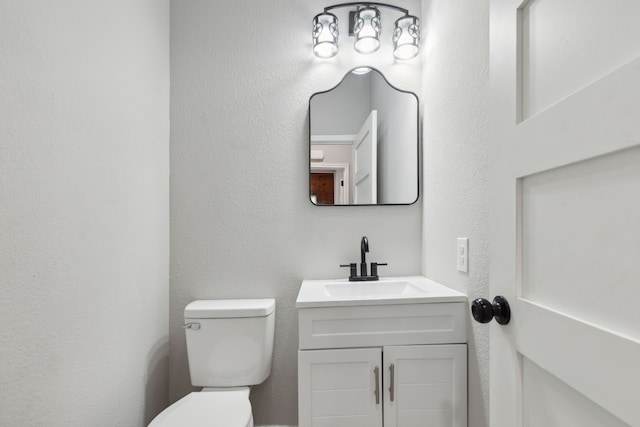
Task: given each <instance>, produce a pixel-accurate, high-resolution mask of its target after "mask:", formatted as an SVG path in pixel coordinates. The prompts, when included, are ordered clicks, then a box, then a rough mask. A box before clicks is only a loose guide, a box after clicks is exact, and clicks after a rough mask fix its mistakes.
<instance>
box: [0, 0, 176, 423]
mask: <svg viewBox="0 0 640 427" xmlns="http://www.w3.org/2000/svg"><path fill="white" fill-rule="evenodd" d="M168 39H169V5H168V2H167V1H159V2H158V1H156V0H135V1H132V0H127V1H116V2H104V1H96V0H67V1H64V2H52V1H49V0H46V1H45V0H31V1H2V2H0V52H1V54H0V236H2V237H1V238H0V289H1V296H0V324H1V325H2V327H1V328H0V425H2V426H17V427H24V426H61V427H62V426H64V427H68V426H78V427H87V426H91V427H98V426H108V427H113V426H122V427H132V426H143V425H146V421H147V420H148V419H150V418H151V417H152V416H153V415H155V414H156V413H157V412H158V411H159V410H161V409H162V408H163V406H164V405H165V404H166V400H167V388H168V385H167V383H168V375H167V371H168V361H167V358H168V349H167V347H168V345H167V341H168V337H167V334H168V313H167V307H168V294H169V290H168V286H169V285H168V281H169V280H168V279H169V272H168V263H169V260H168V257H169V252H168V248H169V241H168V239H169V227H168V222H169V207H168V203H169V196H168V187H169V180H168V174H169V159H168V154H169V123H168V118H169V108H168V107H169V99H168V96H169V49H168V48H169V40H168Z"/></svg>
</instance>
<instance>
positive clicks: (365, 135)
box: [353, 110, 378, 205]
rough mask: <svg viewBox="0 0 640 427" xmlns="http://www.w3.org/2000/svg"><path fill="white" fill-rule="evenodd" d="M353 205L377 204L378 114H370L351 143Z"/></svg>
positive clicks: (374, 111) (372, 111)
mask: <svg viewBox="0 0 640 427" xmlns="http://www.w3.org/2000/svg"><path fill="white" fill-rule="evenodd" d="M353 150H354V152H353V162H354V171H353V174H354V194H353V203H354V204H357V205H369V204H371V205H375V204H376V203H378V112H377V111H376V110H371V113H370V114H369V116H368V117H367V119H366V120H365V121H364V123H363V124H362V127H361V128H360V131H359V132H358V135H357V136H356V139H355V140H354V141H353Z"/></svg>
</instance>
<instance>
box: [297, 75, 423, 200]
mask: <svg viewBox="0 0 640 427" xmlns="http://www.w3.org/2000/svg"><path fill="white" fill-rule="evenodd" d="M309 141H310V150H309V154H310V156H309V157H310V158H309V183H310V184H309V187H310V188H309V192H310V198H311V202H312V203H314V204H316V205H404V204H412V203H414V202H415V201H416V200H417V199H418V97H417V96H416V95H415V94H413V93H411V92H406V91H402V90H399V89H396V88H395V87H393V86H391V85H390V84H389V83H388V82H387V80H386V79H385V78H384V76H383V75H382V74H381V73H380V72H379V71H377V70H375V69H373V68H369V67H366V68H358V69H355V70H352V71H350V72H349V73H347V75H346V76H345V77H344V78H343V79H342V81H341V82H340V84H338V85H337V86H336V87H334V88H333V89H330V90H328V91H325V92H319V93H315V94H314V95H313V96H311V99H310V100H309Z"/></svg>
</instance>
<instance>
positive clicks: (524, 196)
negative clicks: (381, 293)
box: [490, 0, 640, 427]
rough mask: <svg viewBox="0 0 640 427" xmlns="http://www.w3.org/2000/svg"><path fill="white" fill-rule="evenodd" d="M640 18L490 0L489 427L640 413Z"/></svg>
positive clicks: (594, 3)
mask: <svg viewBox="0 0 640 427" xmlns="http://www.w3.org/2000/svg"><path fill="white" fill-rule="evenodd" d="M638 16H640V3H639V2H637V0H616V1H611V2H603V1H601V0H565V1H544V0H530V1H524V2H523V1H522V0H492V2H491V73H490V75H491V97H492V106H491V107H492V109H491V118H492V126H491V138H490V141H491V143H492V144H493V146H492V147H491V148H492V149H491V154H492V159H491V169H490V170H491V174H492V176H491V191H492V193H493V194H492V201H491V208H492V209H491V211H492V220H491V229H490V242H491V244H490V249H491V254H490V255H491V256H490V260H491V269H490V277H491V298H493V296H495V295H503V296H505V297H506V298H507V300H508V301H509V302H510V304H511V310H512V320H511V323H510V324H508V325H506V326H500V325H498V324H496V323H495V322H492V324H491V326H490V328H491V329H490V330H491V340H490V343H491V386H490V387H491V398H490V401H491V426H492V427H573V426H581V427H623V426H624V427H629V426H631V427H638V426H640V390H639V387H640V310H638V301H640V286H639V283H640V281H639V277H640V275H639V273H638V264H639V261H640V244H639V243H638V242H639V241H640V199H639V198H638V195H640V126H639V123H640V27H639V26H638V24H637V17H638ZM594 28H597V31H595V32H594Z"/></svg>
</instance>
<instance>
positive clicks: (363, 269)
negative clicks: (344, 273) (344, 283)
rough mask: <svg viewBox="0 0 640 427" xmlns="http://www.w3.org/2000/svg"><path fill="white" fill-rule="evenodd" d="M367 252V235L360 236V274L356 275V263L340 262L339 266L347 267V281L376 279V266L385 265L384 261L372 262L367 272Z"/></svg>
mask: <svg viewBox="0 0 640 427" xmlns="http://www.w3.org/2000/svg"><path fill="white" fill-rule="evenodd" d="M367 252H369V240H368V239H367V236H362V240H360V275H359V276H358V269H357V267H356V263H355V262H352V263H350V264H341V265H340V267H349V281H350V282H368V281H373V280H378V279H379V277H378V266H380V265H387V263H386V262H384V263H383V262H372V263H371V274H367V255H366V254H367Z"/></svg>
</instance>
